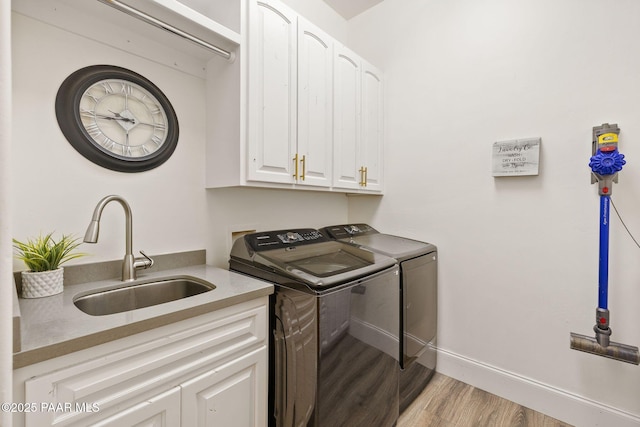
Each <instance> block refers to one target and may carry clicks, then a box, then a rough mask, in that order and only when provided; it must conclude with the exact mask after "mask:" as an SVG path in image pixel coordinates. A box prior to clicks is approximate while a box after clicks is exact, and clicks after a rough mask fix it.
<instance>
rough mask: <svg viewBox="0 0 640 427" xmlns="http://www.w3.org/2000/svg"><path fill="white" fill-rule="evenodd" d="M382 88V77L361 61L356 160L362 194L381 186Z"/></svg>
mask: <svg viewBox="0 0 640 427" xmlns="http://www.w3.org/2000/svg"><path fill="white" fill-rule="evenodd" d="M382 97H383V88H382V73H381V72H380V71H379V70H377V69H376V68H375V67H374V66H372V65H371V64H369V63H367V62H366V61H364V60H362V110H361V111H362V115H361V120H362V127H361V129H362V133H361V141H360V160H361V164H362V165H361V166H360V167H362V168H364V171H363V172H364V179H363V180H362V182H363V186H364V188H365V189H366V190H370V191H379V192H381V191H382V184H383V176H382V174H383V167H382V163H383V156H384V152H383V149H384V146H383V137H384V135H383V127H382V124H383V123H384V119H383V115H382V113H383V111H382V106H383V98H382Z"/></svg>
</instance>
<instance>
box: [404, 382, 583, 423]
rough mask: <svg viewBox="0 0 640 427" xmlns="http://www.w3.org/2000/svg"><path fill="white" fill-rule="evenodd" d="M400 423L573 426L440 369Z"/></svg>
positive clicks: (405, 412)
mask: <svg viewBox="0 0 640 427" xmlns="http://www.w3.org/2000/svg"><path fill="white" fill-rule="evenodd" d="M398 427H571V426H570V425H569V424H565V423H563V422H561V421H558V420H556V419H554V418H551V417H548V416H546V415H544V414H541V413H540V412H536V411H534V410H532V409H529V408H525V407H524V406H520V405H518V404H517V403H513V402H511V401H509V400H506V399H502V398H500V397H498V396H496V395H494V394H491V393H487V392H486V391H483V390H480V389H478V388H475V387H473V386H470V385H468V384H465V383H462V382H460V381H457V380H454V379H453V378H450V377H447V376H445V375H441V374H439V373H437V372H436V374H435V375H434V377H433V378H432V380H431V382H430V383H429V384H428V385H427V387H426V389H425V390H424V391H423V392H422V393H421V394H420V395H419V396H418V397H417V398H416V399H415V400H414V401H413V403H412V404H411V406H409V407H408V408H407V409H406V410H405V411H404V412H403V413H402V414H401V415H400V419H399V421H398Z"/></svg>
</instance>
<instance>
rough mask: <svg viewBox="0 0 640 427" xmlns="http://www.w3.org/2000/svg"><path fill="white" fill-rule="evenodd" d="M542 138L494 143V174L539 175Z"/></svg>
mask: <svg viewBox="0 0 640 427" xmlns="http://www.w3.org/2000/svg"><path fill="white" fill-rule="evenodd" d="M540 142H541V138H526V139H514V140H512V141H499V142H494V143H493V157H492V165H493V166H492V172H493V176H524V175H538V165H539V161H540Z"/></svg>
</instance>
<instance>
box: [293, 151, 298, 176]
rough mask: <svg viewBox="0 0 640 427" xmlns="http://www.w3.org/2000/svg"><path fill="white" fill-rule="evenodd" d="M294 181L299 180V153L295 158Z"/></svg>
mask: <svg viewBox="0 0 640 427" xmlns="http://www.w3.org/2000/svg"><path fill="white" fill-rule="evenodd" d="M293 179H298V153H296V156H295V157H294V158H293Z"/></svg>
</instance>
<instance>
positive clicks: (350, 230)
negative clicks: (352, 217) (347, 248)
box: [322, 224, 379, 240]
mask: <svg viewBox="0 0 640 427" xmlns="http://www.w3.org/2000/svg"><path fill="white" fill-rule="evenodd" d="M322 231H323V232H324V233H326V234H328V235H329V236H330V237H331V238H333V239H336V240H341V239H348V238H349V237H353V236H364V235H367V234H379V232H378V231H377V230H376V229H375V228H373V227H371V226H370V225H368V224H343V225H334V226H331V227H326V228H323V229H322Z"/></svg>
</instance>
